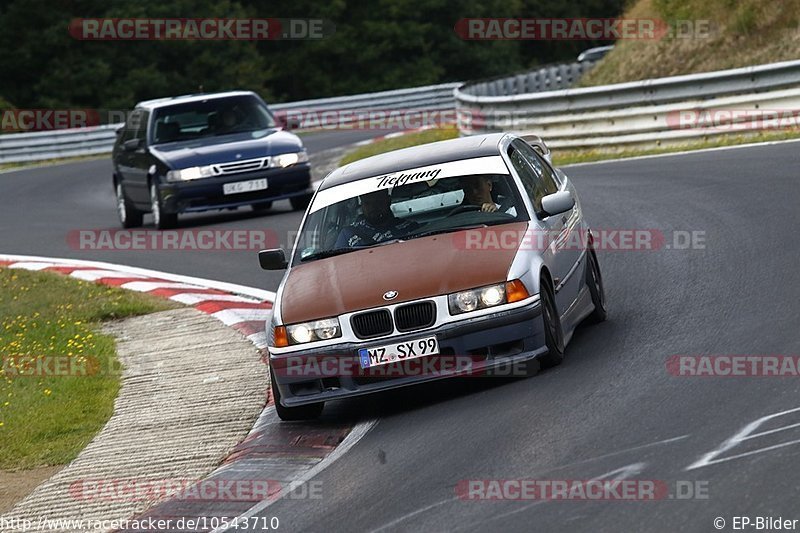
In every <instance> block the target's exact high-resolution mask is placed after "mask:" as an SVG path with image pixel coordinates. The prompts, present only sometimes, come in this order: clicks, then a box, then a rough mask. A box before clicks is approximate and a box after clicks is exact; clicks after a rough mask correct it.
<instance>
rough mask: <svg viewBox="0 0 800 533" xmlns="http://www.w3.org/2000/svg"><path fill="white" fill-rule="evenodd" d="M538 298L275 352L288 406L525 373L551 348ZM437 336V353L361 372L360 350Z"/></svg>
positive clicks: (273, 361)
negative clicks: (475, 314) (427, 325)
mask: <svg viewBox="0 0 800 533" xmlns="http://www.w3.org/2000/svg"><path fill="white" fill-rule="evenodd" d="M540 316H541V307H540V304H539V302H536V303H534V304H531V305H529V306H526V307H521V308H518V309H512V310H508V311H502V312H499V313H496V314H494V315H491V316H488V317H487V316H483V317H479V318H474V319H470V320H464V321H460V322H457V323H454V324H446V325H443V326H440V327H439V328H434V329H427V330H419V331H415V332H413V333H406V334H403V335H398V336H394V337H390V338H384V339H380V340H379V341H378V342H375V341H367V342H358V343H344V344H338V345H335V346H330V347H326V348H324V349H313V350H304V351H297V352H293V353H291V354H282V355H270V367H271V376H272V379H273V380H275V385H276V386H277V387H278V389H279V390H280V395H281V403H282V404H283V405H284V406H285V407H295V406H299V405H304V404H309V403H315V402H322V401H328V400H338V399H342V398H349V397H352V396H359V395H362V394H368V393H371V392H377V391H382V390H388V389H394V388H398V387H404V386H407V385H413V384H417V383H423V382H427V381H433V380H437V379H443V378H447V377H453V376H459V375H461V376H464V375H470V376H501V375H502V376H509V377H516V376H520V375H522V372H520V370H521V364H522V363H524V362H526V361H529V360H531V359H534V358H536V357H538V356H540V355H543V354H545V353H546V352H547V346H546V343H545V336H544V327H543V324H542V321H541V320H540V319H539V317H540ZM434 335H435V336H436V339H437V341H438V343H439V351H440V354H439V355H438V356H429V357H422V358H419V359H413V360H411V361H406V362H405V364H402V363H396V364H389V365H385V366H381V367H375V368H371V369H366V370H362V369H361V367H360V366H359V357H358V350H359V349H361V348H371V347H375V346H376V345H377V346H380V345H385V344H394V343H399V342H403V341H411V340H415V339H420V338H424V337H430V336H434Z"/></svg>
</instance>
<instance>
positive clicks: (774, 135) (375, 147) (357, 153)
mask: <svg viewBox="0 0 800 533" xmlns="http://www.w3.org/2000/svg"><path fill="white" fill-rule="evenodd" d="M455 137H458V131H457V130H455V129H454V128H446V129H433V130H426V131H423V132H419V133H412V134H408V135H404V136H402V137H395V138H393V139H384V140H382V141H377V142H374V143H371V144H368V145H365V146H361V147H359V148H356V149H355V150H353V151H352V152H349V153H347V154H345V156H344V157H343V158H342V160H341V162H340V165H344V164H346V163H352V162H353V161H358V160H359V159H364V158H365V157H370V156H373V155H377V154H381V153H383V152H390V151H392V150H398V149H400V148H407V147H409V146H416V145H418V144H425V143H429V142H434V141H442V140H445V139H452V138H455ZM797 138H800V131H798V130H782V131H760V132H755V133H747V134H727V135H720V136H717V137H710V138H708V139H698V140H694V141H686V142H681V143H678V144H671V145H668V146H654V147H643V148H638V147H635V148H616V149H614V148H593V149H580V150H560V149H554V150H553V164H554V165H556V166H559V167H560V166H564V165H571V164H575V163H591V162H592V161H603V160H607V159H623V158H626V157H638V156H643V155H658V154H668V153H674V152H683V151H687V150H702V149H705V148H719V147H722V146H736V145H738V144H748V143H757V142H767V141H781V140H786V139H797ZM545 140H546V139H545Z"/></svg>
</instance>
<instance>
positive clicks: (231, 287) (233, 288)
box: [0, 254, 275, 302]
mask: <svg viewBox="0 0 800 533" xmlns="http://www.w3.org/2000/svg"><path fill="white" fill-rule="evenodd" d="M0 261H20V262H37V263H47V264H48V266H64V267H75V266H80V267H92V268H97V269H107V270H116V271H119V272H128V273H131V274H141V275H143V276H146V277H151V278H159V279H167V280H170V281H174V282H177V283H190V284H196V285H201V286H202V287H203V288H206V289H217V290H220V291H223V292H231V293H234V294H241V295H244V296H251V297H253V298H258V299H259V300H266V301H270V302H271V301H274V300H275V293H274V292H273V291H266V290H262V289H256V288H254V287H247V286H245V285H237V284H236V283H228V282H226V281H215V280H210V279H203V278H196V277H192V276H183V275H180V274H170V273H168V272H159V271H156V270H149V269H146V268H139V267H129V266H123V265H115V264H114V263H104V262H102V261H86V260H83V259H59V258H53V257H41V256H29V255H15V254H0ZM42 268H45V267H42Z"/></svg>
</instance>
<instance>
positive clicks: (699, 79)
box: [454, 61, 800, 148]
mask: <svg viewBox="0 0 800 533" xmlns="http://www.w3.org/2000/svg"><path fill="white" fill-rule="evenodd" d="M471 86H473V85H472V84H467V85H465V86H463V87H460V88H458V89H456V90H455V92H454V95H455V99H456V108H457V113H458V120H459V129H460V130H461V132H462V134H474V133H483V132H490V131H507V130H520V131H523V132H530V133H535V134H537V135H539V136H541V137H543V138H544V139H545V140H546V141H547V143H548V145H550V146H551V147H553V148H593V147H600V146H612V145H635V144H652V143H662V142H673V141H681V140H685V139H688V138H696V137H706V136H712V135H718V134H724V133H730V132H732V131H737V132H738V131H746V130H747V129H748V127H747V121H748V120H749V119H748V117H747V116H746V112H747V111H753V112H763V111H764V110H787V111H789V112H791V110H793V109H794V110H798V109H800V107H798V105H799V104H800V61H786V62H781V63H772V64H767V65H758V66H752V67H746V68H739V69H731V70H722V71H716V72H704V73H700V74H691V75H685V76H674V77H668V78H658V79H651V80H644V81H637V82H629V83H621V84H615V85H605V86H598V87H585V88H577V89H566V90H557V91H547V92H539V93H529V94H511V95H503V96H484V95H477V94H473V93H474V92H475V91H472V90H470V87H471ZM724 111H736V112H737V113H738V115H739V116H738V117H737V116H734V115H735V114H734V113H724ZM686 112H692V113H696V114H697V115H696V116H698V117H702V116H714V117H719V116H723V117H729V120H727V122H725V123H718V122H716V121H714V120H712V121H708V120H697V121H696V122H695V123H693V124H689V125H688V127H684V126H686V125H685V124H682V123H681V113H686ZM737 124H740V125H742V126H743V127H741V128H738V127H737V126H736V125H737Z"/></svg>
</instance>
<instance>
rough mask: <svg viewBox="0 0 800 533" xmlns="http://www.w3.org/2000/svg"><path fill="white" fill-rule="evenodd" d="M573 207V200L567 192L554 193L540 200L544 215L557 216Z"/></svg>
mask: <svg viewBox="0 0 800 533" xmlns="http://www.w3.org/2000/svg"><path fill="white" fill-rule="evenodd" d="M574 206H575V198H573V197H572V193H570V192H569V191H560V192H554V193H553V194H548V195H547V196H545V197H543V198H542V211H544V213H545V215H548V216H550V215H557V214H559V213H563V212H565V211H569V210H570V209H572V208H573V207H574Z"/></svg>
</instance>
